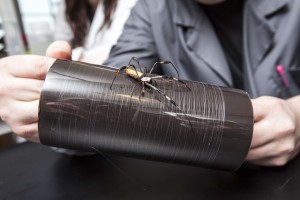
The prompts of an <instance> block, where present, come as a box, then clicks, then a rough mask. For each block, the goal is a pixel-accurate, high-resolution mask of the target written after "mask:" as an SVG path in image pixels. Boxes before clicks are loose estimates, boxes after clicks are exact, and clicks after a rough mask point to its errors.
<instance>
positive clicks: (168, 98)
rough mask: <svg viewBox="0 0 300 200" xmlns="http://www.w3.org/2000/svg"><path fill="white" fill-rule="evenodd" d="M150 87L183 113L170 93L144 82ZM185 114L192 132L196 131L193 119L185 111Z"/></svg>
mask: <svg viewBox="0 0 300 200" xmlns="http://www.w3.org/2000/svg"><path fill="white" fill-rule="evenodd" d="M144 83H145V84H146V85H147V86H148V87H150V88H152V89H153V90H154V91H156V92H157V93H159V94H160V95H162V96H164V97H165V98H166V99H167V100H168V101H169V102H170V103H171V104H172V105H173V106H175V107H176V108H177V109H178V110H179V111H180V112H182V113H183V111H182V110H181V109H180V108H179V106H178V105H177V104H176V102H175V101H174V100H173V99H171V97H169V96H168V95H166V94H165V93H164V92H162V91H161V90H159V89H158V88H157V87H155V86H153V85H152V84H150V83H147V82H144ZM183 115H184V116H185V117H186V119H187V121H188V122H189V125H190V127H191V129H192V132H193V133H194V129H193V125H192V123H191V121H190V120H189V118H188V116H187V115H186V114H185V113H183Z"/></svg>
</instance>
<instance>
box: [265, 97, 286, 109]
mask: <svg viewBox="0 0 300 200" xmlns="http://www.w3.org/2000/svg"><path fill="white" fill-rule="evenodd" d="M268 105H269V106H270V107H271V108H272V109H276V110H278V109H282V108H283V107H284V102H283V101H282V100H280V99H277V98H270V99H269V101H268Z"/></svg>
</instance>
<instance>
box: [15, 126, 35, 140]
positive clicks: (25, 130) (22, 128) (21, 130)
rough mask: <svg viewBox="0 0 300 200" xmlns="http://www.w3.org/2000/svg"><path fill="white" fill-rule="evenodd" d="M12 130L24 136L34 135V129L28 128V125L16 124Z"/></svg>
mask: <svg viewBox="0 0 300 200" xmlns="http://www.w3.org/2000/svg"><path fill="white" fill-rule="evenodd" d="M12 130H13V132H14V133H16V134H17V135H18V136H20V137H23V138H31V137H32V136H33V134H32V131H31V130H30V129H28V128H27V127H26V126H16V127H14V128H13V129H12Z"/></svg>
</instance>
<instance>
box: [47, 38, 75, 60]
mask: <svg viewBox="0 0 300 200" xmlns="http://www.w3.org/2000/svg"><path fill="white" fill-rule="evenodd" d="M46 56H48V57H52V58H56V59H68V60H71V56H72V48H71V46H70V45H69V44H68V43H67V42H65V41H56V42H53V43H52V44H51V45H50V46H49V47H48V49H47V51H46Z"/></svg>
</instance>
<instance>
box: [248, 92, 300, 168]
mask: <svg viewBox="0 0 300 200" xmlns="http://www.w3.org/2000/svg"><path fill="white" fill-rule="evenodd" d="M252 105H253V109H254V122H255V124H254V132H253V139H252V143H251V148H250V151H249V153H248V156H247V160H248V161H250V162H252V163H255V164H258V165H263V166H282V165H285V164H286V163H287V162H288V161H290V160H291V159H293V158H294V157H295V156H296V155H297V154H298V153H299V149H300V95H299V96H295V97H292V98H290V99H287V100H282V99H279V98H275V97H259V98H257V99H254V100H253V101H252Z"/></svg>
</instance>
